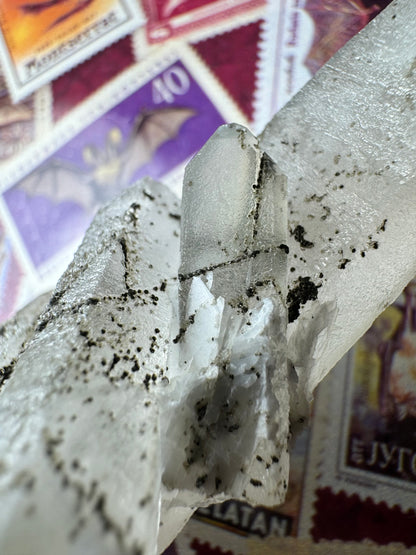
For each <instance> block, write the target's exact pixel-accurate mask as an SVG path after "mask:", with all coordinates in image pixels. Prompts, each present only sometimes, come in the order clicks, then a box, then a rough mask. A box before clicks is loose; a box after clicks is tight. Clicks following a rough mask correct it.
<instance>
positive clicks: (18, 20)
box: [0, 0, 145, 102]
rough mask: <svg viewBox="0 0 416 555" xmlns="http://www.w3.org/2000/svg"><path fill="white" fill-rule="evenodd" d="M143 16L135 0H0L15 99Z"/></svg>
mask: <svg viewBox="0 0 416 555" xmlns="http://www.w3.org/2000/svg"><path fill="white" fill-rule="evenodd" d="M144 22H145V18H144V15H143V12H142V10H141V8H140V6H139V3H138V2H137V1H136V0H0V29H1V32H0V60H1V63H2V65H3V70H4V74H5V76H6V80H7V84H8V87H9V90H10V93H11V96H12V98H13V100H14V101H15V102H16V101H18V100H21V99H22V98H24V97H26V96H27V95H29V94H30V93H31V92H33V91H34V90H36V89H37V88H38V87H40V86H42V85H44V84H46V83H48V82H49V81H51V80H53V79H54V78H56V77H57V76H58V75H61V74H62V73H65V72H66V71H68V70H69V69H70V68H71V67H73V66H74V65H77V64H78V63H80V62H82V61H83V60H85V59H86V58H88V57H90V56H92V55H93V54H95V53H96V52H98V51H99V50H101V49H103V48H104V47H106V46H108V45H109V44H110V43H112V42H115V41H116V40H118V39H120V38H121V37H123V36H124V35H126V34H127V33H130V32H132V31H133V30H134V29H136V28H137V27H139V26H140V25H142V24H144Z"/></svg>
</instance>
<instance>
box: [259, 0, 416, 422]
mask: <svg viewBox="0 0 416 555" xmlns="http://www.w3.org/2000/svg"><path fill="white" fill-rule="evenodd" d="M415 21H416V2H414V1H413V0H398V1H394V2H392V3H391V5H390V6H388V7H387V8H386V9H385V10H383V11H382V12H381V13H380V15H378V16H377V17H376V18H375V19H374V20H373V21H372V22H371V23H370V24H369V25H368V26H367V27H366V28H365V29H363V30H362V31H361V32H360V33H359V34H358V35H356V36H355V37H354V38H353V39H352V40H351V41H350V42H348V43H347V45H346V46H345V47H344V48H342V49H341V50H340V51H339V52H338V53H337V54H336V55H335V56H334V57H333V58H332V59H331V60H330V61H329V62H328V63H327V64H326V65H325V66H324V67H323V68H322V69H321V70H320V71H319V72H318V73H317V74H316V76H315V77H314V78H313V79H312V80H311V81H310V82H309V83H308V84H307V85H306V86H305V87H304V88H303V89H302V90H301V91H300V92H299V93H298V94H297V95H296V96H295V97H294V98H293V99H292V101H291V102H289V103H288V104H287V105H286V106H285V107H284V108H283V109H282V110H281V111H280V112H279V113H277V114H276V116H275V117H274V118H273V119H272V121H271V122H270V123H269V124H268V125H267V127H266V129H265V130H264V132H263V134H262V135H261V138H260V145H261V148H263V149H264V150H265V151H266V152H267V153H268V154H269V155H270V157H271V158H272V159H274V160H277V161H278V163H279V166H280V168H281V170H282V171H283V173H284V174H285V175H286V176H287V178H288V184H287V187H288V199H289V201H288V202H289V210H288V228H289V237H288V245H289V248H290V253H289V261H288V270H289V271H288V288H289V291H288V296H287V304H288V319H289V325H288V348H289V357H290V359H291V361H292V362H293V365H294V368H295V372H296V373H297V376H298V394H299V395H298V399H297V403H298V407H297V408H296V406H295V404H296V403H294V404H293V406H292V415H294V414H295V413H296V411H298V413H299V414H298V415H299V416H301V412H302V410H304V411H306V412H307V411H308V407H307V404H306V403H305V395H306V399H308V400H310V399H311V396H312V392H313V390H314V389H315V387H316V385H317V384H318V383H319V382H320V381H321V380H322V379H323V377H324V376H325V375H326V374H327V372H328V371H329V370H330V369H331V368H332V367H333V366H334V365H335V364H336V362H337V361H338V360H339V359H340V358H341V356H342V355H343V354H344V353H345V352H346V351H347V350H348V349H349V348H350V347H351V346H352V345H353V344H354V343H355V341H357V339H358V338H359V337H360V336H361V335H362V334H363V333H364V332H365V331H366V330H367V329H368V327H369V326H370V325H371V324H372V322H373V320H374V319H375V318H376V317H377V316H378V314H380V312H381V311H382V310H383V309H384V308H385V307H386V306H388V305H389V304H390V303H391V302H392V301H393V300H394V299H395V298H396V297H397V296H398V295H399V294H400V292H401V291H402V289H403V287H404V286H405V285H406V284H407V283H408V282H409V281H410V279H412V278H413V277H414V275H415V274H416V257H415V255H414V253H415V252H416V94H415V91H416V58H415V53H416V26H415V24H414V22H415ZM302 399H303V401H302ZM303 416H305V414H303Z"/></svg>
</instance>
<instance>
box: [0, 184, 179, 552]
mask: <svg viewBox="0 0 416 555" xmlns="http://www.w3.org/2000/svg"><path fill="white" fill-rule="evenodd" d="M178 265H179V215H178V204H177V202H176V201H175V198H174V197H173V195H172V194H171V193H169V191H168V190H167V189H166V188H164V187H162V186H161V185H158V184H156V183H154V182H151V181H145V182H144V183H142V184H141V186H140V187H136V188H132V189H130V190H128V191H127V192H126V193H125V194H123V195H122V196H121V197H120V198H119V199H117V200H116V201H114V202H113V203H112V204H111V205H109V206H108V207H106V208H104V209H103V210H102V211H101V212H100V213H99V214H98V215H97V217H96V219H95V221H94V222H93V224H92V226H91V227H90V229H89V230H88V232H87V234H86V237H85V239H84V241H83V243H82V245H81V247H80V248H79V250H78V252H77V253H76V255H75V258H74V261H73V263H72V264H71V265H70V267H69V268H68V270H67V271H66V272H65V274H64V275H63V277H62V278H61V280H60V282H59V283H58V286H57V289H56V291H55V293H54V295H53V297H52V298H51V300H50V303H49V307H48V309H47V310H46V312H44V313H43V315H41V317H40V320H39V321H38V324H37V329H36V331H35V333H34V336H33V338H32V339H31V340H30V341H29V342H28V344H27V346H26V349H25V350H24V351H23V353H22V354H21V355H20V356H19V357H18V358H17V361H16V362H15V363H14V364H12V365H10V366H11V368H10V371H9V375H8V379H7V381H5V382H4V383H3V388H2V389H1V391H0V422H1V432H0V504H1V507H2V509H1V511H0V553H1V554H2V555H57V554H65V555H80V554H88V555H94V554H96V555H114V554H115V553H117V554H120V555H127V554H128V555H136V554H139V553H142V554H154V553H156V549H157V547H156V542H157V536H158V524H159V513H160V484H161V473H162V462H161V453H160V429H159V410H158V403H157V399H156V397H157V392H158V391H160V390H163V389H164V388H165V387H166V385H165V384H167V383H168V379H169V378H168V376H169V374H168V371H167V370H166V366H167V365H166V361H167V351H168V348H169V345H168V341H167V339H166V340H165V338H168V337H169V333H170V325H171V319H172V303H171V300H170V298H171V297H172V298H174V297H175V296H176V295H177V286H176V284H177V272H178ZM29 327H30V326H29Z"/></svg>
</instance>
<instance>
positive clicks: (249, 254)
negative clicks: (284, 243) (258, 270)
mask: <svg viewBox="0 0 416 555" xmlns="http://www.w3.org/2000/svg"><path fill="white" fill-rule="evenodd" d="M270 252H272V249H271V248H266V249H262V250H259V249H255V250H250V249H246V250H245V251H244V252H243V254H241V256H237V257H236V258H234V259H233V260H227V261H226V262H219V263H218V264H212V265H211V266H205V267H204V268H199V269H198V270H194V271H193V272H190V273H189V274H178V279H179V281H181V282H183V281H186V280H188V279H191V278H193V277H197V276H203V275H205V274H207V273H208V272H212V271H214V270H217V269H218V268H225V267H227V266H231V265H233V264H238V263H240V262H243V261H244V260H249V259H250V258H257V256H259V254H268V253H270Z"/></svg>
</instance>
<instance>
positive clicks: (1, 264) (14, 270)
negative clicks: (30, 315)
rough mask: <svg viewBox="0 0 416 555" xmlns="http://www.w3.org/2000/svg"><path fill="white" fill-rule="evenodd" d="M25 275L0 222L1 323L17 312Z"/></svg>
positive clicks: (8, 236)
mask: <svg viewBox="0 0 416 555" xmlns="http://www.w3.org/2000/svg"><path fill="white" fill-rule="evenodd" d="M23 273H24V272H23V268H22V267H21V265H20V263H19V260H18V257H17V256H16V252H15V249H14V245H13V243H12V240H11V238H10V235H9V234H8V233H7V230H6V227H5V226H4V224H3V223H1V222H0V323H1V322H4V321H5V320H7V318H9V317H10V316H12V314H13V313H14V312H15V310H16V305H17V302H18V298H19V294H20V287H21V282H22V279H23Z"/></svg>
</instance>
